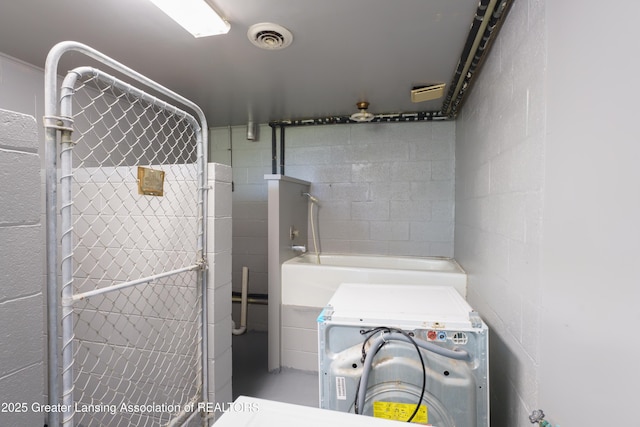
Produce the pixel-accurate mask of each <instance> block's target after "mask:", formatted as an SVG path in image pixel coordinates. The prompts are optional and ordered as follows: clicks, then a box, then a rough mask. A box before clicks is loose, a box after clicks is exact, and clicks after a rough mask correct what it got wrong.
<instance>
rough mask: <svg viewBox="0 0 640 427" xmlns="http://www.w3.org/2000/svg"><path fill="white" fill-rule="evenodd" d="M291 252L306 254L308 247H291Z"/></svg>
mask: <svg viewBox="0 0 640 427" xmlns="http://www.w3.org/2000/svg"><path fill="white" fill-rule="evenodd" d="M291 250H292V251H293V252H295V253H297V254H304V253H306V252H307V246H306V245H291Z"/></svg>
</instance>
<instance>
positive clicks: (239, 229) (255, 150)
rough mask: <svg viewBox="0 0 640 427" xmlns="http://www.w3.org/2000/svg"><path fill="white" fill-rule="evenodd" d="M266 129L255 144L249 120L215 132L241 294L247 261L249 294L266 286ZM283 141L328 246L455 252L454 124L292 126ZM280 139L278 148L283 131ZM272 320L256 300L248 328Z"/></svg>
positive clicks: (288, 168)
mask: <svg viewBox="0 0 640 427" xmlns="http://www.w3.org/2000/svg"><path fill="white" fill-rule="evenodd" d="M258 133H259V139H258V140H257V141H248V140H247V139H246V128H245V127H244V126H238V127H231V128H214V129H211V131H210V140H211V149H210V160H212V161H215V162H218V163H224V164H233V181H234V192H233V205H234V215H233V290H234V291H236V292H239V291H240V286H241V283H240V278H241V271H242V266H244V265H246V266H248V267H249V269H250V277H251V280H250V283H249V292H251V293H266V292H267V288H268V285H267V185H266V183H265V181H264V175H265V174H270V173H271V128H269V126H267V125H262V126H260V127H259V132H258ZM285 137H286V138H285V140H286V141H285V148H286V150H285V153H286V154H285V163H286V164H285V173H286V175H287V176H291V177H294V178H298V179H303V180H306V181H310V182H311V183H312V187H311V191H312V192H313V193H314V195H315V196H317V197H318V198H319V199H320V202H321V207H320V210H319V211H318V212H317V214H318V215H317V218H319V221H320V227H319V230H320V233H319V238H320V247H321V249H322V250H323V251H326V252H338V253H361V254H381V255H386V254H389V255H417V256H431V255H435V256H453V234H454V232H453V228H454V175H455V170H454V167H455V165H454V150H455V125H454V123H452V122H419V123H385V124H371V123H369V124H353V125H347V124H345V125H329V126H302V127H291V128H287V129H286V131H285ZM277 145H278V153H279V152H280V151H279V146H280V134H279V132H278V134H277ZM278 155H279V154H278ZM278 173H280V168H279V167H278ZM309 235H310V233H309ZM308 247H313V242H312V241H311V240H309V241H308ZM234 318H235V319H236V320H239V305H238V304H234ZM267 323H268V322H267V310H266V306H263V305H251V306H250V310H249V319H248V324H249V329H250V330H251V329H258V330H266V329H267Z"/></svg>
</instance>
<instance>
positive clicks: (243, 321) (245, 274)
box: [232, 267, 249, 335]
mask: <svg viewBox="0 0 640 427" xmlns="http://www.w3.org/2000/svg"><path fill="white" fill-rule="evenodd" d="M248 289H249V268H248V267H242V297H241V298H242V300H241V301H240V302H241V304H240V327H239V328H237V329H236V328H234V329H233V331H232V332H233V335H242V334H244V333H245V332H246V331H247V293H248V292H247V291H248Z"/></svg>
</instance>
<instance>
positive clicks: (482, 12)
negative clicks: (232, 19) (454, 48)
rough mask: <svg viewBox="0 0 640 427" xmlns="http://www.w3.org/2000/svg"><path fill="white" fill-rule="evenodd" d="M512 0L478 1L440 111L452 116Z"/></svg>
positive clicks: (456, 110)
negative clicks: (469, 29) (474, 15)
mask: <svg viewBox="0 0 640 427" xmlns="http://www.w3.org/2000/svg"><path fill="white" fill-rule="evenodd" d="M512 3H513V0H482V1H481V2H480V4H479V5H478V10H477V11H476V17H475V19H474V22H473V24H472V26H471V31H470V32H469V36H468V37H467V41H466V43H465V47H464V49H463V51H462V55H461V57H460V60H459V62H458V67H457V69H456V72H455V74H454V78H453V81H452V83H451V84H450V85H449V92H448V93H447V96H446V98H445V100H444V102H443V104H442V110H441V111H442V113H443V114H444V115H446V116H448V117H451V118H455V116H456V114H457V112H458V111H459V110H460V107H461V106H462V100H463V98H464V94H465V92H466V91H467V90H468V89H469V87H470V86H471V81H472V80H473V77H474V76H475V74H476V71H477V69H478V67H479V66H480V64H481V63H482V61H483V59H484V58H485V57H486V55H487V52H488V51H489V47H490V46H491V43H492V42H493V40H494V38H495V34H497V31H496V29H497V28H499V27H500V25H501V24H502V22H503V21H504V18H505V17H506V13H507V11H508V10H509V8H510V6H511V4H512Z"/></svg>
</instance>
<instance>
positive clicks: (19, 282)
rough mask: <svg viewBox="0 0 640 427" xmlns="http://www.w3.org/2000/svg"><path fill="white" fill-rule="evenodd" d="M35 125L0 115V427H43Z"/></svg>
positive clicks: (40, 250) (30, 120) (29, 120)
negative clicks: (20, 407)
mask: <svg viewBox="0 0 640 427" xmlns="http://www.w3.org/2000/svg"><path fill="white" fill-rule="evenodd" d="M41 211H42V206H41V197H40V156H39V153H38V126H37V124H36V120H35V118H34V117H32V116H28V115H24V114H20V113H15V112H11V111H6V110H0V325H2V327H1V328H0V343H1V344H0V402H5V403H10V402H14V403H15V402H19V403H22V402H24V403H27V404H28V406H29V407H28V408H26V409H27V410H26V412H18V411H17V410H15V409H14V408H11V407H8V408H4V407H3V408H4V409H8V410H9V411H8V412H0V425H3V426H5V425H6V426H27V425H33V426H35V425H42V424H43V419H44V415H43V414H41V413H38V412H34V411H32V410H31V404H32V403H34V402H38V403H41V402H42V401H43V389H44V365H43V358H44V353H43V351H44V350H43V348H44V342H43V312H42V307H43V294H42V283H43V280H44V279H43V276H42V264H43V262H44V253H43V245H42V233H43V227H42V226H41V224H40V213H41Z"/></svg>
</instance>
